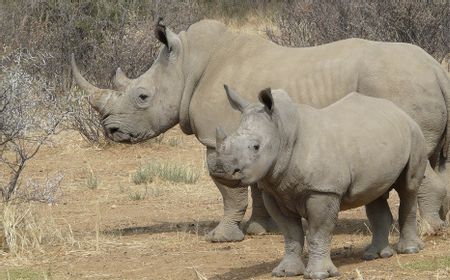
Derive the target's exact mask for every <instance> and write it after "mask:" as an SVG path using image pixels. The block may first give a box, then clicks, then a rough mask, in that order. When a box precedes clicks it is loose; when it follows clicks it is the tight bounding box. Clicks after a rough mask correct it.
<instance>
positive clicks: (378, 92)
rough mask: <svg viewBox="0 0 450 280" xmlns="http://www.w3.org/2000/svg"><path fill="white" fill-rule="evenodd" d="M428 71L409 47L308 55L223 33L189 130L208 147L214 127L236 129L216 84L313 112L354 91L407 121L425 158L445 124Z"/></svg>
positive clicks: (350, 46) (331, 49) (326, 49)
mask: <svg viewBox="0 0 450 280" xmlns="http://www.w3.org/2000/svg"><path fill="white" fill-rule="evenodd" d="M405 61H407V62H408V63H410V64H412V66H413V67H411V65H406V64H405ZM434 63H435V61H434V60H433V59H432V58H431V59H430V57H429V56H428V55H427V54H426V52H424V51H423V50H421V49H420V48H417V47H415V46H412V45H409V44H397V43H382V42H372V41H367V40H361V39H347V40H342V41H338V42H335V43H330V44H325V45H321V46H317V47H311V48H285V47H281V46H278V45H276V44H274V43H272V42H270V41H267V40H264V39H262V38H259V37H255V36H251V35H247V34H235V33H231V32H228V33H227V35H226V36H223V40H222V41H221V42H220V47H218V48H217V49H216V50H214V53H213V55H212V57H211V58H210V60H209V62H208V64H207V67H206V69H205V71H204V73H203V76H202V79H201V80H200V81H199V84H198V86H197V88H196V90H195V92H194V94H193V97H192V99H191V102H190V107H189V116H190V123H191V126H192V128H193V130H194V133H195V134H196V136H197V138H198V139H199V140H200V141H201V142H202V143H203V144H205V145H207V146H213V145H214V135H215V127H216V126H217V125H221V126H223V127H224V128H225V130H226V131H232V130H234V129H236V127H237V125H238V122H239V116H240V114H239V112H236V111H234V110H233V109H232V108H231V107H230V106H229V104H228V101H227V99H226V96H225V94H224V91H223V84H228V85H230V86H231V87H234V88H236V89H238V90H239V91H240V92H241V93H242V94H243V95H245V96H246V98H247V99H249V100H251V101H255V100H256V98H257V94H258V93H259V91H260V90H261V89H263V88H266V87H272V88H283V89H285V90H286V91H287V92H288V93H289V94H290V95H291V97H292V99H293V100H294V101H295V102H299V103H304V104H309V105H312V106H314V107H317V108H322V107H325V106H327V105H329V104H331V103H333V102H335V101H337V100H338V99H340V98H342V97H343V96H345V95H346V94H348V93H349V92H352V91H359V92H361V93H362V94H365V95H368V96H374V97H381V98H386V99H389V100H391V101H393V102H394V103H396V104H397V105H398V106H399V107H400V108H402V109H403V110H404V111H405V112H407V113H408V114H410V115H411V116H413V118H414V119H415V120H416V121H417V123H418V124H419V126H420V127H421V128H422V130H423V131H424V134H425V136H426V137H427V144H428V146H427V150H428V151H429V152H431V151H432V150H433V149H434V148H435V147H436V145H437V143H438V142H439V140H440V138H441V135H442V133H443V131H444V129H445V125H446V121H447V110H446V107H445V102H444V100H443V97H442V93H441V90H440V88H439V85H438V83H437V82H436V77H435V76H434V74H433V73H434V72H433V68H434V67H435V66H436V65H434ZM436 64H437V67H439V64H438V63H437V62H436ZM431 108H433V109H432V110H431Z"/></svg>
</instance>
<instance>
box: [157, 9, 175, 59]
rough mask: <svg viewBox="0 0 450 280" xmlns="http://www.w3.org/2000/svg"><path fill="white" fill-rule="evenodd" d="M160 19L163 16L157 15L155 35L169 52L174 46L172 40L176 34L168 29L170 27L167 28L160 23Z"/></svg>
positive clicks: (161, 19)
mask: <svg viewBox="0 0 450 280" xmlns="http://www.w3.org/2000/svg"><path fill="white" fill-rule="evenodd" d="M162 21H163V18H162V17H158V19H157V21H156V24H155V36H156V38H157V39H158V40H159V41H160V42H161V43H163V44H164V45H165V46H166V47H167V49H168V50H169V53H170V52H172V50H173V48H174V44H175V43H174V41H175V40H176V37H177V35H176V34H175V33H173V32H172V31H170V29H168V28H167V27H166V26H165V25H164V24H162Z"/></svg>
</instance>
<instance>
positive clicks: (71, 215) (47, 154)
mask: <svg viewBox="0 0 450 280" xmlns="http://www.w3.org/2000/svg"><path fill="white" fill-rule="evenodd" d="M154 160H158V161H162V162H176V163H180V164H182V165H190V166H193V167H194V168H195V170H197V171H198V172H200V173H201V177H200V179H199V180H198V182H197V183H195V184H176V183H169V182H165V181H162V180H156V181H154V182H152V183H150V184H147V185H136V184H134V183H133V181H132V179H131V178H132V175H133V174H135V172H136V171H137V170H138V169H139V168H140V167H141V166H143V165H145V164H146V163H148V162H151V161H154ZM56 172H62V173H63V175H64V179H63V181H62V182H61V189H62V196H61V198H60V199H59V202H58V203H57V204H56V205H42V204H35V205H33V206H32V211H33V213H36V215H39V216H40V217H42V218H45V220H47V221H49V220H50V221H52V223H49V224H48V225H46V227H47V229H50V228H52V227H55V228H57V229H58V230H59V231H58V232H63V231H66V232H69V234H68V235H67V236H69V237H70V238H69V237H66V238H65V239H64V238H63V239H62V241H61V242H60V243H58V244H57V243H53V244H48V245H44V246H43V247H42V251H41V252H40V253H39V252H37V253H33V254H30V256H28V257H20V256H12V255H11V254H8V253H4V254H2V255H0V279H210V280H213V279H215V280H219V279H222V280H225V279H274V278H272V277H271V275H270V272H271V270H272V269H273V268H274V267H275V266H276V265H277V264H278V262H279V261H280V260H281V257H282V255H283V238H282V236H281V235H266V236H246V238H245V240H244V241H242V242H236V243H215V244H211V243H208V242H206V241H205V239H204V235H205V233H206V232H208V231H209V230H211V229H212V228H214V226H215V225H216V224H217V223H218V222H219V220H220V217H221V215H222V201H221V196H220V194H219V191H218V190H217V189H216V187H215V186H214V185H213V183H212V181H211V180H210V179H209V177H208V174H207V171H206V169H205V158H204V147H202V146H201V145H200V144H199V143H198V142H197V141H196V139H195V138H194V137H191V136H186V135H182V133H181V132H180V131H179V129H177V128H176V129H173V130H171V131H169V132H168V133H166V135H165V136H164V138H163V139H162V141H160V142H154V141H153V142H151V143H143V144H139V145H122V144H113V145H111V146H108V147H106V148H94V147H92V146H90V145H88V144H86V143H85V142H84V141H83V140H82V139H81V138H80V136H79V135H78V134H77V133H75V132H64V133H62V134H60V135H58V136H57V137H55V139H54V145H52V147H50V146H49V147H45V148H44V149H42V150H41V151H40V153H39V154H38V155H37V156H36V157H35V158H34V159H33V160H32V161H30V163H29V166H28V167H27V169H26V171H25V174H24V176H25V178H44V177H45V176H47V175H49V176H51V175H52V174H55V173H56ZM93 179H96V182H95V180H94V182H92V180H93ZM390 202H391V207H392V208H393V209H394V212H395V211H396V209H397V207H398V199H397V198H396V197H395V195H392V196H391V198H390ZM250 204H251V202H250ZM250 209H251V208H250ZM250 209H249V211H247V213H246V218H247V219H248V217H249V216H250V214H251V213H250V212H251V210H250ZM394 215H395V214H394ZM395 216H396V215H395ZM366 224H367V222H366V217H365V213H364V209H363V208H358V209H353V210H349V211H346V212H342V213H340V220H339V225H338V227H337V229H336V231H335V233H334V236H333V242H332V259H333V261H334V263H335V264H336V266H337V267H338V269H339V270H340V272H341V276H340V277H337V278H335V279H450V270H449V268H448V267H449V266H450V253H449V251H450V237H449V235H448V233H447V232H443V233H442V234H440V235H439V236H433V237H427V238H424V241H425V244H426V247H425V249H424V250H423V251H422V252H420V253H419V254H416V255H394V256H393V257H392V258H390V259H380V260H375V261H363V260H361V255H362V251H363V248H364V247H365V246H366V245H367V244H368V243H369V241H370V233H369V230H368V227H367V226H366ZM69 229H70V230H71V231H70V230H69ZM397 239H398V233H397V231H396V229H395V228H393V230H392V234H391V241H392V243H393V244H394V243H395V242H396V240H397ZM44 243H45V242H44ZM305 256H307V254H306V253H305ZM293 279H302V277H296V278H293Z"/></svg>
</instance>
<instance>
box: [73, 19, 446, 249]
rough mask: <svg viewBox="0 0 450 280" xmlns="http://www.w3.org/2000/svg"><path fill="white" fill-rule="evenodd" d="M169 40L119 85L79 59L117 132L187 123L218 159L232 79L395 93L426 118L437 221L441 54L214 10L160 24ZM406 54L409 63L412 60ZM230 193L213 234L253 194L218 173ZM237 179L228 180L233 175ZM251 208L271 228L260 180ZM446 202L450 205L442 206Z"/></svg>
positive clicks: (428, 207)
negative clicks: (284, 38) (302, 38)
mask: <svg viewBox="0 0 450 280" xmlns="http://www.w3.org/2000/svg"><path fill="white" fill-rule="evenodd" d="M156 37H157V38H158V39H159V40H160V41H161V42H163V44H164V45H163V47H162V48H161V51H160V53H159V56H158V58H157V59H156V61H155V62H154V64H153V65H152V67H151V68H150V69H149V70H148V71H147V72H146V73H144V74H143V75H141V76H140V77H138V78H136V79H129V78H127V77H125V76H124V74H123V73H122V71H121V70H120V69H118V71H117V76H116V79H115V82H116V85H117V87H118V90H110V89H99V88H97V87H95V86H93V85H92V84H90V83H89V82H87V81H86V80H85V79H84V78H83V77H82V76H81V74H80V72H79V71H78V68H77V67H76V64H75V61H74V60H73V59H72V69H73V73H74V77H75V79H76V81H77V83H78V85H79V86H81V87H82V88H83V89H85V90H86V91H88V92H89V93H90V94H91V99H90V101H91V104H92V105H93V106H94V108H96V109H97V110H98V111H99V112H100V114H101V116H102V119H103V124H104V126H105V129H106V132H107V134H108V135H109V137H110V138H111V139H113V140H115V141H122V142H131V143H134V142H139V141H144V140H146V139H149V138H152V137H156V136H157V135H159V134H160V133H163V132H165V131H166V130H168V129H169V128H171V127H173V126H175V125H176V124H177V123H179V124H180V126H181V129H182V130H183V131H184V133H186V134H195V135H196V137H197V138H198V139H199V141H200V142H201V143H203V144H204V145H205V146H206V147H207V159H208V163H209V164H214V161H215V151H214V148H215V128H216V126H217V125H218V124H219V123H220V124H221V125H223V126H224V128H225V129H227V130H229V131H231V130H232V129H235V128H236V127H237V124H238V121H239V114H238V113H237V112H236V111H234V110H232V109H231V108H229V106H228V105H227V104H228V101H227V100H226V97H225V96H224V94H223V92H222V91H223V89H222V86H223V84H225V83H228V82H230V81H232V82H233V86H234V87H238V88H240V89H242V90H243V92H244V93H245V94H246V96H245V97H246V98H248V99H249V100H253V101H254V100H256V95H255V93H256V92H258V91H259V90H260V89H261V88H265V87H267V86H271V87H275V88H284V89H285V90H287V91H288V92H292V93H293V96H292V98H293V99H294V101H296V102H299V103H304V104H310V105H313V106H314V107H318V108H321V107H324V106H327V105H329V104H331V103H333V102H335V101H336V100H338V99H340V98H342V97H343V96H345V95H346V94H348V93H349V92H352V91H358V92H361V93H362V94H365V95H368V96H375V97H382V98H386V99H388V100H391V101H393V102H394V103H395V104H396V105H398V106H399V107H400V108H402V109H403V110H404V111H405V112H407V113H408V114H409V115H410V116H411V117H413V119H414V120H415V121H416V122H417V123H418V124H419V126H420V127H421V128H422V131H423V133H424V135H425V139H426V143H427V153H428V157H429V159H430V160H431V161H430V165H429V166H428V167H427V171H426V178H425V180H424V181H423V184H424V185H426V187H424V188H421V189H420V190H419V200H418V201H419V208H420V211H421V215H422V216H423V217H424V218H425V219H426V220H427V221H428V222H429V223H430V224H431V225H432V228H433V229H434V230H437V229H439V228H440V226H441V225H442V220H441V219H440V217H439V215H438V211H439V208H440V206H441V204H442V201H443V199H444V197H445V195H446V185H444V184H443V183H442V182H441V180H440V178H439V177H438V176H437V174H436V173H435V172H434V171H433V168H434V167H435V166H437V164H436V162H437V158H438V155H439V153H440V151H441V150H442V147H444V148H446V147H447V146H448V145H447V143H444V141H443V139H444V138H445V137H444V134H445V128H446V125H447V118H448V114H447V111H448V110H447V108H448V107H449V106H447V103H446V100H447V96H448V93H449V90H450V82H449V78H448V77H447V76H446V75H445V73H444V72H443V70H442V68H441V67H440V65H439V63H438V62H436V61H435V60H434V59H433V58H432V57H431V56H429V55H428V54H427V53H426V52H425V51H423V50H422V49H420V48H418V47H416V46H413V45H409V44H401V43H382V42H372V41H367V40H360V39H348V40H343V41H338V42H335V43H330V44H326V45H322V46H318V47H312V48H285V47H280V46H278V45H276V44H274V43H272V42H270V41H268V40H265V39H262V38H259V37H257V36H253V35H248V34H241V33H233V32H231V31H229V30H227V29H226V27H225V26H224V25H223V24H221V23H219V22H217V21H212V20H202V21H200V22H198V23H196V24H193V25H191V26H190V27H189V29H188V30H187V31H182V32H180V33H179V34H175V33H173V32H171V31H170V30H169V29H168V28H165V27H164V26H162V25H160V24H159V25H157V28H156ZM405 62H406V63H405ZM215 183H216V185H217V187H218V188H219V190H220V192H221V194H222V196H223V200H224V216H223V218H222V220H221V222H220V223H219V225H218V226H217V227H216V228H215V229H214V230H213V231H211V232H210V233H209V235H208V237H207V238H208V239H209V240H211V241H237V240H242V239H243V237H244V235H243V233H242V231H241V230H240V228H239V225H240V222H241V221H242V219H243V216H244V213H245V210H246V208H247V203H248V197H247V196H248V191H247V189H246V188H240V189H238V188H235V189H230V188H227V187H225V186H224V185H223V184H221V183H220V182H217V181H216V182H215ZM228 183H230V182H228ZM252 198H253V211H252V217H251V218H250V221H249V223H248V229H247V232H248V233H253V234H262V233H265V232H266V231H271V230H273V223H272V221H271V220H270V218H269V217H268V214H267V212H266V210H265V209H264V207H263V202H262V196H261V194H260V192H259V191H258V189H257V188H256V187H254V186H252ZM444 212H446V209H444Z"/></svg>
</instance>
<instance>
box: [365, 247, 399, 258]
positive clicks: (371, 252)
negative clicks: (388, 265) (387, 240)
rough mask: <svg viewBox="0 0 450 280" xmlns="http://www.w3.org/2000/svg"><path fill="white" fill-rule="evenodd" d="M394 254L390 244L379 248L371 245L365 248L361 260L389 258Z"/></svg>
mask: <svg viewBox="0 0 450 280" xmlns="http://www.w3.org/2000/svg"><path fill="white" fill-rule="evenodd" d="M392 255H394V250H393V249H392V248H391V247H390V246H386V247H385V248H383V249H381V250H379V249H377V248H374V247H373V246H372V245H370V246H369V247H367V249H366V250H365V251H364V255H363V257H362V258H363V260H366V261H371V260H375V259H378V258H380V257H381V258H383V259H385V258H389V257H392Z"/></svg>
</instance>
